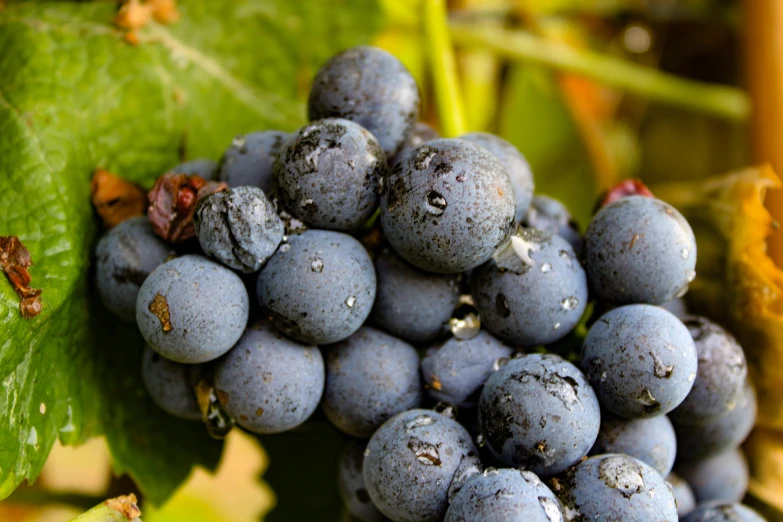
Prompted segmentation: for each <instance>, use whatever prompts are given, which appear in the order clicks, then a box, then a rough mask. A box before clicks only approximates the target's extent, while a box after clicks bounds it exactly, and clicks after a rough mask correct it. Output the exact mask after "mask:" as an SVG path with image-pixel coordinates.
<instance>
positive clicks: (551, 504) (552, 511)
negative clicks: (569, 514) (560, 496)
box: [538, 497, 563, 522]
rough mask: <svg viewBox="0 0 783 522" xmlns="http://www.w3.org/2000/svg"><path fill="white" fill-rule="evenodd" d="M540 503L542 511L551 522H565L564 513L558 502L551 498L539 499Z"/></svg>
mask: <svg viewBox="0 0 783 522" xmlns="http://www.w3.org/2000/svg"><path fill="white" fill-rule="evenodd" d="M538 503H539V504H541V509H543V510H544V514H545V515H546V517H547V518H548V519H549V522H563V512H562V511H561V510H560V504H559V503H558V502H557V500H555V499H553V498H549V497H538Z"/></svg>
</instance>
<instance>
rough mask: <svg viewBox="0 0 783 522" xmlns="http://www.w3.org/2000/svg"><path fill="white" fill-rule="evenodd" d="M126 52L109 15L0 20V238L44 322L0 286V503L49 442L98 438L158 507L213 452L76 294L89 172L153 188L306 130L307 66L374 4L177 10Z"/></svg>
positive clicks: (86, 229) (98, 11)
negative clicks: (239, 139)
mask: <svg viewBox="0 0 783 522" xmlns="http://www.w3.org/2000/svg"><path fill="white" fill-rule="evenodd" d="M179 5H180V10H181V13H182V17H181V20H180V21H179V22H178V23H177V24H175V25H172V26H162V25H158V24H155V23H151V24H149V25H148V26H147V27H145V28H144V29H142V30H140V31H139V33H138V36H139V39H140V41H141V44H140V45H139V46H138V47H133V46H131V45H129V44H127V43H126V42H125V41H124V39H123V34H122V33H121V32H119V31H117V30H116V29H115V28H114V27H113V26H112V25H111V21H112V18H113V16H114V14H115V5H114V4H113V3H111V2H95V3H88V2H77V1H71V2H69V1H61V2H53V1H52V2H15V3H10V4H9V5H7V6H6V7H4V8H2V9H0V49H2V52H0V208H2V209H3V211H2V214H0V235H16V236H19V238H20V239H21V240H22V241H23V243H24V244H25V245H26V246H27V248H28V249H29V250H30V252H31V254H32V258H33V260H34V261H35V263H36V264H35V266H33V267H32V269H31V274H32V277H33V283H32V286H33V287H35V288H42V289H43V295H42V298H43V303H44V309H43V312H42V313H41V314H40V315H39V316H38V317H36V318H34V319H31V320H28V321H25V320H23V319H22V318H21V317H20V315H19V310H18V299H17V297H16V295H15V294H14V292H13V289H12V288H11V286H10V285H9V284H8V283H7V282H6V281H5V280H2V281H0V378H2V389H0V418H2V419H3V422H2V424H0V498H4V497H6V496H8V495H9V494H10V493H11V492H12V491H13V490H14V488H15V487H16V486H18V485H19V484H20V483H21V482H23V481H24V480H28V481H32V480H34V479H35V477H36V476H37V475H38V474H39V473H40V471H41V468H42V466H43V463H44V462H45V460H46V457H47V455H48V453H49V451H50V449H51V447H52V444H53V443H54V441H55V439H56V437H58V436H59V437H60V438H61V440H63V442H65V443H71V444H74V443H78V442H80V441H83V440H85V439H86V438H88V437H91V436H95V435H98V434H101V433H103V434H105V435H106V437H107V440H108V443H109V446H110V448H111V451H112V455H113V459H114V465H115V470H116V471H117V472H128V473H129V474H130V475H131V476H132V477H133V478H134V479H135V480H136V481H137V483H138V484H139V486H140V488H141V491H142V492H143V493H144V494H145V496H146V498H147V500H149V501H151V502H153V503H160V502H162V501H163V500H164V499H165V498H166V497H167V496H168V495H170V494H171V492H172V491H173V490H174V488H175V487H176V486H177V485H178V484H179V483H180V482H181V481H182V480H183V479H184V477H185V476H186V475H187V473H188V472H189V470H190V467H191V465H192V464H194V463H201V464H203V465H205V466H208V467H210V466H213V465H214V463H215V461H216V458H217V456H218V452H219V445H218V444H216V443H212V442H210V441H209V440H208V439H207V437H206V435H205V434H204V433H203V428H202V427H201V426H199V425H198V424H187V423H182V422H179V421H176V420H173V419H171V418H168V417H167V416H166V415H164V414H163V413H162V412H161V411H160V410H158V409H157V408H156V407H155V406H154V405H153V404H152V403H151V401H150V400H149V399H148V398H147V397H146V395H145V393H144V392H143V388H142V386H141V383H140V380H139V375H138V368H139V361H140V344H141V343H140V339H139V337H138V335H137V334H136V332H135V328H134V327H133V326H132V325H131V326H127V325H119V324H117V322H116V321H114V320H113V319H111V318H109V317H108V316H107V314H106V313H105V312H104V311H103V310H102V309H101V307H100V305H98V304H96V303H95V300H94V298H93V297H91V296H90V293H91V291H90V277H89V275H88V272H89V265H90V260H91V257H92V250H93V248H94V245H95V241H96V239H97V235H98V233H99V229H98V226H97V224H96V220H95V218H94V216H93V213H92V209H91V207H90V204H89V180H90V177H91V175H92V172H93V170H94V169H95V168H96V167H98V166H100V167H103V168H107V169H109V170H111V171H114V172H116V173H119V174H120V175H122V176H123V177H126V178H129V179H132V180H135V181H139V182H141V183H143V184H145V185H147V186H149V185H150V184H151V182H152V180H153V179H154V178H155V177H156V176H157V175H158V174H160V173H161V172H162V171H164V170H165V169H166V168H168V167H170V166H172V165H174V164H175V163H177V162H178V161H179V159H180V157H179V156H180V152H181V151H182V150H183V149H184V151H185V155H186V156H187V157H188V158H195V157H211V158H217V157H218V156H219V154H220V152H221V151H222V150H223V149H224V148H225V147H226V146H227V145H228V143H229V142H230V141H231V138H232V136H234V135H236V134H238V133H242V132H248V131H252V130H259V129H265V128H279V129H288V130H290V129H293V128H295V127H297V126H298V125H300V124H301V123H303V122H304V119H305V113H304V105H303V103H302V99H303V96H304V95H305V94H306V90H307V86H308V85H309V79H310V77H311V76H312V74H313V73H314V71H315V69H316V67H317V66H318V65H319V64H320V63H321V62H322V61H324V60H325V59H326V58H327V57H328V56H329V55H331V54H332V53H334V52H335V51H336V50H338V49H339V48H343V47H347V46H350V45H355V44H357V43H361V42H366V41H367V40H368V39H369V38H370V36H371V35H372V34H373V32H374V31H375V29H376V27H377V25H378V15H377V8H376V6H375V3H374V1H373V0H343V1H337V2H321V1H320V0H301V1H297V2H290V1H287V0H266V1H264V0H243V1H230V0H212V1H209V2H204V1H199V0H190V1H182V2H180V4H179Z"/></svg>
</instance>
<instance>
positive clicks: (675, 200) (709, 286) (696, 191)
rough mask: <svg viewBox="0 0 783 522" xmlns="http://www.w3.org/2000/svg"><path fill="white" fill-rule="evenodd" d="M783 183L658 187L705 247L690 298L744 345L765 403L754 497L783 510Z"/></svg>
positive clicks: (750, 174) (757, 171)
mask: <svg viewBox="0 0 783 522" xmlns="http://www.w3.org/2000/svg"><path fill="white" fill-rule="evenodd" d="M780 186H781V181H780V179H779V178H778V177H777V175H776V174H775V173H774V172H773V171H772V168H770V167H769V166H763V167H760V168H749V169H746V170H743V171H740V172H736V173H732V174H728V175H726V176H722V177H718V178H709V179H705V180H699V181H689V182H672V183H665V184H661V185H657V186H654V187H653V191H654V192H655V194H656V195H657V196H658V197H660V198H662V199H664V200H666V201H669V202H670V203H672V204H673V205H675V206H676V207H677V208H679V209H680V211H682V212H683V214H684V215H685V217H686V218H687V219H688V221H689V222H690V223H691V226H692V227H693V229H694V233H695V234H696V240H697V244H698V248H699V252H698V262H697V266H696V272H697V274H698V276H697V278H696V280H695V281H694V282H693V284H692V285H691V290H690V292H689V293H688V295H687V299H688V303H689V304H690V305H691V307H692V309H693V310H694V311H696V312H698V313H704V314H705V315H708V316H710V317H714V318H716V319H717V320H719V321H721V322H722V323H723V324H725V325H726V326H728V327H729V329H730V330H731V331H732V332H733V333H734V334H735V335H736V336H737V338H738V339H739V341H740V343H741V344H742V346H743V348H744V350H745V354H746V356H747V359H748V367H749V370H750V375H751V378H752V380H753V383H754V384H755V386H756V390H757V394H758V399H759V417H758V420H757V426H759V427H762V428H764V429H763V430H757V431H756V433H755V434H754V436H753V437H752V438H751V440H750V441H749V444H748V458H749V461H750V465H751V469H752V474H753V480H752V484H751V492H752V493H753V494H755V495H756V496H757V497H758V498H760V499H762V500H763V501H765V502H767V503H769V504H772V505H774V506H776V507H777V508H778V509H783V471H781V470H783V271H781V270H780V269H779V268H778V267H777V266H775V264H774V263H773V261H772V259H770V257H769V256H768V255H767V252H766V240H767V238H768V236H769V235H770V233H771V232H772V230H773V228H772V227H773V221H772V218H771V216H770V215H769V213H768V212H767V210H766V208H764V196H765V193H766V191H767V190H768V189H773V188H778V187H780Z"/></svg>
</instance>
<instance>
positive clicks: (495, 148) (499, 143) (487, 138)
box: [460, 132, 534, 221]
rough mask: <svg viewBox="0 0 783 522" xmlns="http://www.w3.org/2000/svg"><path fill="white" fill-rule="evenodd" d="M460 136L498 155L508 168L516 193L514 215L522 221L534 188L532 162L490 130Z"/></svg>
mask: <svg viewBox="0 0 783 522" xmlns="http://www.w3.org/2000/svg"><path fill="white" fill-rule="evenodd" d="M460 138H461V139H463V140H468V141H470V142H473V143H475V144H476V145H480V146H482V147H484V148H485V149H487V150H488V151H489V152H491V153H492V154H494V155H495V156H497V158H498V159H499V160H500V162H501V163H502V164H503V166H504V167H505V168H506V172H507V173H508V177H509V178H511V184H512V185H513V186H514V195H515V196H516V207H515V208H516V210H515V214H514V216H515V218H516V220H517V221H522V219H523V218H524V217H525V213H526V212H527V210H528V208H530V202H531V200H532V199H533V188H534V183H533V172H532V171H531V170H530V164H529V163H528V162H527V160H526V159H525V157H524V156H523V155H522V153H521V152H519V149H517V148H516V147H515V146H513V145H512V144H511V143H509V142H508V141H506V140H504V139H503V138H501V137H500V136H495V135H494V134H489V133H488V132H469V133H468V134H463V135H462V136H460Z"/></svg>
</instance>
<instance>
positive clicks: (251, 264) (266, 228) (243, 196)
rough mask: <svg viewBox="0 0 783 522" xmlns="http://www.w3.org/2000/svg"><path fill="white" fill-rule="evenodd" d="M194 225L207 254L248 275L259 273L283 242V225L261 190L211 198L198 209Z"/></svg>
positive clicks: (241, 189) (239, 190) (235, 191)
mask: <svg viewBox="0 0 783 522" xmlns="http://www.w3.org/2000/svg"><path fill="white" fill-rule="evenodd" d="M193 224H194V225H195V227H196V236H197V237H198V242H199V244H200V245H201V249H202V250H203V251H204V253H205V254H207V255H209V256H212V257H214V258H216V259H217V260H218V261H220V262H221V263H223V264H224V265H226V266H228V267H230V268H233V269H234V270H239V271H241V272H244V273H246V274H249V273H251V272H255V271H257V270H259V269H260V268H261V266H262V265H263V264H264V263H265V262H266V260H267V259H268V258H269V256H271V255H272V254H274V253H275V250H277V247H278V245H279V244H280V242H281V241H282V240H283V222H282V221H281V220H280V218H279V217H278V216H277V212H276V210H275V207H274V205H272V203H270V202H269V200H268V199H267V198H266V196H265V195H264V193H263V191H262V190H261V189H260V188H257V187H237V188H235V189H233V190H225V191H221V192H216V193H215V194H212V195H210V196H207V197H206V198H204V199H202V200H201V201H199V203H198V205H197V206H196V211H195V213H194V214H193Z"/></svg>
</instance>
